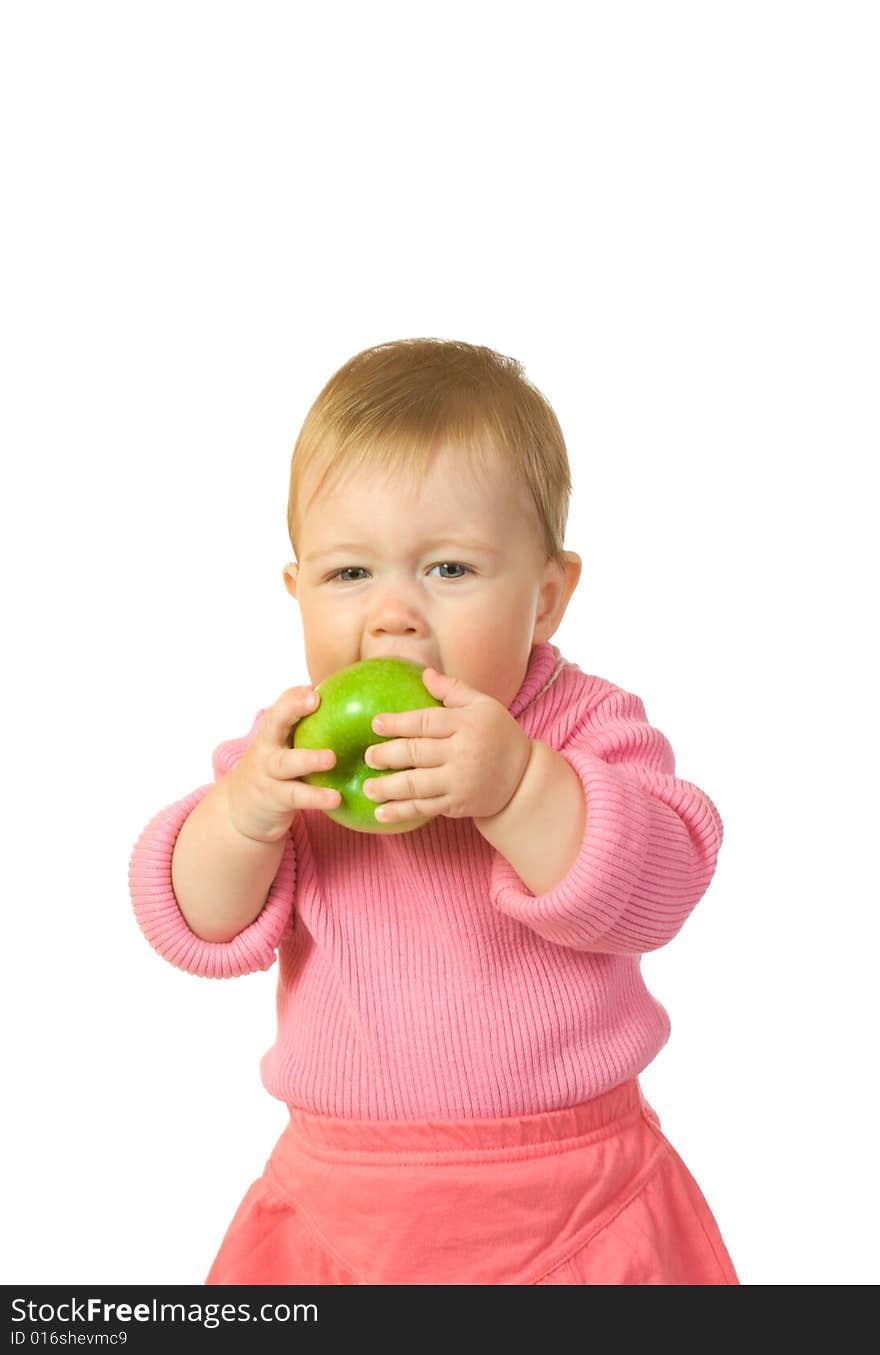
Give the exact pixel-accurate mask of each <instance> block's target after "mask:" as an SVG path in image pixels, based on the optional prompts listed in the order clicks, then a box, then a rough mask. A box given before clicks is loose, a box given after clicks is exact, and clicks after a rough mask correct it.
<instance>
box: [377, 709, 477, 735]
mask: <svg viewBox="0 0 880 1355" xmlns="http://www.w3.org/2000/svg"><path fill="white" fill-rule="evenodd" d="M457 728H458V717H457V716H456V714H455V712H454V711H451V710H446V709H445V708H444V707H443V706H420V707H419V709H418V710H397V711H382V712H381V713H380V714H379V715H376V716H375V717H374V719H373V722H372V730H373V733H374V734H381V735H382V736H383V737H384V738H392V739H393V738H417V737H421V738H425V739H445V738H448V737H449V735H450V734H454V733H455V731H456V729H457Z"/></svg>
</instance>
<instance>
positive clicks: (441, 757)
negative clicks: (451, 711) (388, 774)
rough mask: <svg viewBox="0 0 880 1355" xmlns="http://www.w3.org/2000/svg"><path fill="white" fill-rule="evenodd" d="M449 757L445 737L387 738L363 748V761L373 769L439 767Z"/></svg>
mask: <svg viewBox="0 0 880 1355" xmlns="http://www.w3.org/2000/svg"><path fill="white" fill-rule="evenodd" d="M448 757H449V749H448V747H447V740H446V739H389V740H388V742H387V743H371V744H370V745H369V747H367V748H365V749H364V762H366V764H367V766H368V767H372V768H373V769H374V771H384V770H385V769H386V768H392V767H439V766H441V765H442V763H444V762H446V761H447V759H448Z"/></svg>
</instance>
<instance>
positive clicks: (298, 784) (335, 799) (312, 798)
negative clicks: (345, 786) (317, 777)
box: [286, 781, 342, 809]
mask: <svg viewBox="0 0 880 1355" xmlns="http://www.w3.org/2000/svg"><path fill="white" fill-rule="evenodd" d="M286 794H288V795H289V796H290V806H291V808H292V809H338V808H339V806H340V805H341V804H342V796H341V795H340V793H339V791H338V790H333V789H332V788H331V787H330V786H312V785H310V784H309V782H308V781H291V782H290V783H289V786H288V787H287V788H286Z"/></svg>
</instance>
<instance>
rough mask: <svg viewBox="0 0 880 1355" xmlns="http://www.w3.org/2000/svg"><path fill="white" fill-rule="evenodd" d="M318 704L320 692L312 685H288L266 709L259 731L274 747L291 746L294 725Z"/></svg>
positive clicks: (319, 702)
mask: <svg viewBox="0 0 880 1355" xmlns="http://www.w3.org/2000/svg"><path fill="white" fill-rule="evenodd" d="M320 704H321V697H320V693H318V692H316V691H315V689H314V687H288V689H287V691H286V692H282V693H281V695H280V696H279V698H278V700H277V701H276V702H275V703H274V705H272V706H270V708H269V710H267V711H266V714H265V715H264V716H263V723H262V725H261V726H260V732H261V734H262V735H263V736H264V738H265V739H266V740H267V742H269V743H270V744H272V746H273V747H275V748H284V747H292V745H293V727H294V725H297V724H298V723H299V721H300V720H302V719H303V717H304V716H306V715H311V714H312V712H313V711H315V710H317V709H318V706H319V705H320ZM288 740H289V742H288Z"/></svg>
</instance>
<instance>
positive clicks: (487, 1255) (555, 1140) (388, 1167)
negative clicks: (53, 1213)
mask: <svg viewBox="0 0 880 1355" xmlns="http://www.w3.org/2000/svg"><path fill="white" fill-rule="evenodd" d="M206 1283H207V1284H249V1285H259V1284H298V1285H321V1284H371V1285H384V1284H387V1285H400V1284H450V1285H453V1284H454V1285H460V1284H478V1285H495V1284H739V1280H738V1278H737V1275H736V1272H735V1270H734V1268H733V1264H732V1263H731V1260H730V1257H729V1256H728V1254H727V1249H726V1248H725V1245H724V1242H723V1241H722V1239H721V1234H720V1232H719V1230H718V1225H717V1224H716V1222H715V1219H714V1218H713V1216H712V1214H711V1212H710V1210H709V1206H708V1204H707V1203H706V1201H705V1199H704V1198H703V1196H702V1194H701V1192H700V1189H699V1187H698V1185H697V1183H696V1181H695V1180H694V1178H693V1177H692V1176H691V1174H690V1172H689V1171H688V1169H687V1167H686V1166H685V1165H684V1163H683V1162H682V1160H681V1158H680V1157H679V1156H678V1154H677V1153H676V1152H675V1149H674V1148H673V1147H672V1145H671V1144H670V1143H669V1141H668V1140H667V1139H666V1138H665V1137H664V1136H663V1134H662V1133H661V1132H660V1122H659V1120H658V1119H657V1116H656V1114H655V1113H654V1111H653V1110H652V1109H651V1107H650V1106H649V1105H648V1103H647V1101H646V1100H645V1098H644V1095H643V1093H642V1090H641V1087H640V1085H639V1082H638V1080H637V1079H633V1080H632V1081H630V1082H626V1083H624V1084H623V1085H622V1086H620V1087H615V1088H614V1089H613V1090H612V1091H610V1092H607V1093H606V1094H605V1095H603V1096H599V1097H596V1098H595V1099H594V1100H592V1101H587V1102H584V1103H583V1104H582V1105H577V1106H570V1107H568V1108H567V1109H565V1110H556V1111H550V1112H547V1113H544V1114H538V1115H523V1116H506V1117H503V1118H500V1119H486V1120H436V1121H435V1120H430V1121H429V1120H418V1121H402V1120H395V1121H372V1120H336V1119H328V1118H326V1117H324V1116H320V1115H314V1114H311V1113H308V1112H306V1111H302V1110H298V1109H296V1108H295V1107H291V1108H290V1123H289V1124H288V1126H287V1128H286V1129H285V1130H284V1132H283V1133H282V1135H281V1137H280V1139H279V1140H278V1142H277V1144H276V1145H275V1147H274V1149H273V1150H272V1153H271V1156H270V1157H269V1160H268V1162H267V1163H266V1167H265V1170H264V1172H263V1175H262V1176H261V1177H260V1178H259V1179H258V1180H257V1181H255V1182H254V1183H253V1185H252V1186H251V1187H250V1189H249V1190H248V1192H247V1194H246V1195H245V1197H244V1199H243V1200H242V1202H241V1204H240V1205H239V1207H238V1210H237V1211H236V1213H235V1216H234V1218H233V1220H232V1222H231V1223H230V1225H229V1228H228V1229H227V1232H226V1236H225V1237H224V1239H223V1242H222V1244H221V1246H220V1250H219V1252H218V1254H217V1256H216V1258H215V1260H214V1263H213V1265H212V1266H211V1270H210V1272H209V1274H208V1277H207V1280H206Z"/></svg>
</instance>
